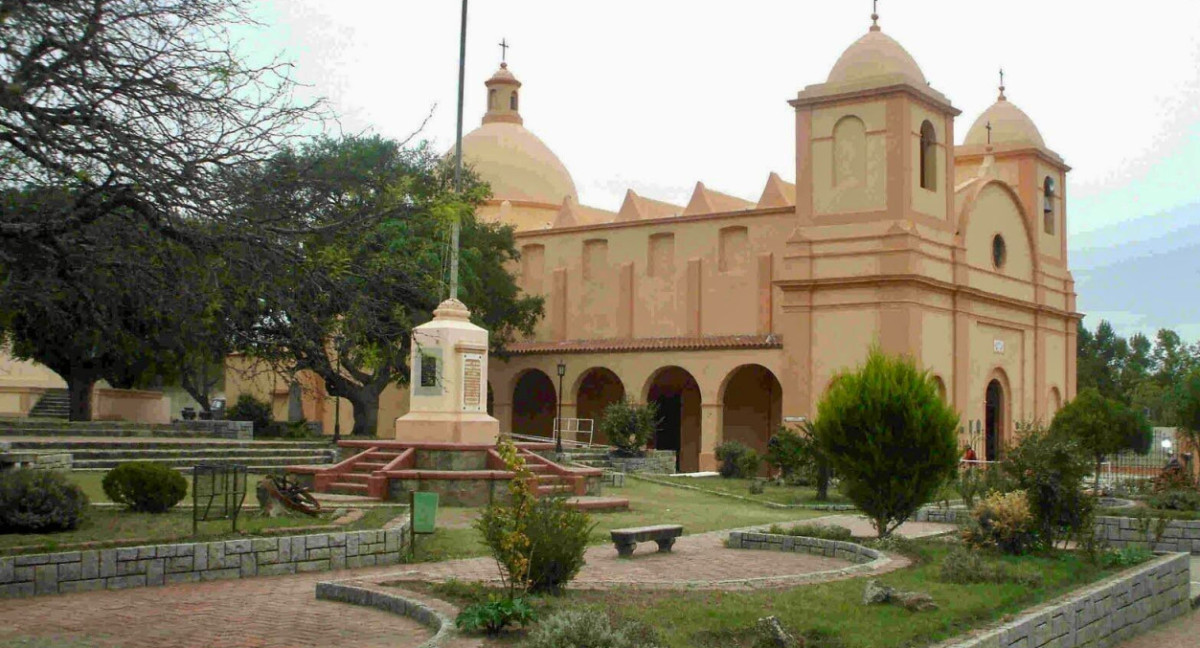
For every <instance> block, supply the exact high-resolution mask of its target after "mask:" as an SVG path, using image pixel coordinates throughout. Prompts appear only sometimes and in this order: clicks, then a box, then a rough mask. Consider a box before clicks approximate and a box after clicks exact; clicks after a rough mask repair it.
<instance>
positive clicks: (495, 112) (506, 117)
mask: <svg viewBox="0 0 1200 648" xmlns="http://www.w3.org/2000/svg"><path fill="white" fill-rule="evenodd" d="M484 85H486V86H487V89H488V103H487V113H486V114H484V116H483V123H485V124H490V123H492V122H508V123H511V124H522V123H524V121H523V120H522V119H521V113H520V112H519V108H520V99H521V96H520V89H521V82H520V81H518V80H517V77H515V76H513V73H512V72H509V71H508V63H501V64H500V69H499V70H496V73H495V74H493V75H492V78H490V79H488V80H487V81H486V82H485V83H484Z"/></svg>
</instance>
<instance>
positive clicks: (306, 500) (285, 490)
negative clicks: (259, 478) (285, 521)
mask: <svg viewBox="0 0 1200 648" xmlns="http://www.w3.org/2000/svg"><path fill="white" fill-rule="evenodd" d="M265 481H266V485H267V493H269V494H270V495H271V497H274V498H275V499H277V500H279V501H280V502H281V503H282V504H283V505H284V506H285V507H286V508H288V509H291V510H293V511H298V512H300V513H304V514H305V515H312V516H315V515H317V514H318V513H320V512H321V503H320V502H318V501H317V498H315V497H313V494H312V493H310V492H309V491H308V489H307V488H305V487H303V486H301V485H299V484H297V483H295V482H289V481H288V478H287V476H286V475H284V476H283V477H282V478H280V477H276V476H275V475H268V476H267V479H266V480H265Z"/></svg>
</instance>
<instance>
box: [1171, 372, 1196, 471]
mask: <svg viewBox="0 0 1200 648" xmlns="http://www.w3.org/2000/svg"><path fill="white" fill-rule="evenodd" d="M1178 394H1179V399H1178V401H1177V404H1176V405H1177V410H1176V417H1177V420H1178V423H1179V428H1178V429H1179V430H1180V431H1181V432H1183V434H1184V435H1185V436H1186V438H1187V441H1188V445H1189V446H1190V447H1191V450H1192V452H1197V451H1200V368H1197V369H1193V370H1192V372H1191V373H1189V374H1188V375H1187V376H1186V377H1185V378H1184V379H1183V381H1182V382H1181V384H1180V385H1179V390H1178Z"/></svg>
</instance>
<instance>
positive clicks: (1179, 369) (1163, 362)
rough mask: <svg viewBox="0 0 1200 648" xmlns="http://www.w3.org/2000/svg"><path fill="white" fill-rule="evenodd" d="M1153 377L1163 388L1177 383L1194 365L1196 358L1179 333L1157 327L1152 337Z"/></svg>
mask: <svg viewBox="0 0 1200 648" xmlns="http://www.w3.org/2000/svg"><path fill="white" fill-rule="evenodd" d="M1152 355H1153V358H1154V366H1155V372H1154V379H1155V381H1157V382H1158V384H1159V385H1161V386H1162V387H1164V388H1171V387H1174V386H1175V385H1177V384H1178V383H1179V382H1180V381H1181V380H1183V378H1184V377H1185V376H1187V374H1188V373H1189V372H1190V371H1191V370H1192V368H1193V367H1195V366H1196V359H1195V357H1194V356H1193V355H1192V353H1190V352H1189V349H1188V346H1187V344H1185V343H1184V341H1183V339H1182V338H1180V337H1179V334H1178V333H1176V332H1175V331H1172V330H1170V329H1159V330H1158V335H1157V336H1155V339H1154V351H1153V353H1152Z"/></svg>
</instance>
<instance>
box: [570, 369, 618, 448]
mask: <svg viewBox="0 0 1200 648" xmlns="http://www.w3.org/2000/svg"><path fill="white" fill-rule="evenodd" d="M624 397H625V385H624V384H622V383H621V379H620V378H618V377H617V374H615V373H613V372H612V371H610V370H608V369H605V368H604V367H595V368H592V369H588V370H587V371H586V372H584V374H583V377H582V378H581V379H580V381H579V389H578V390H577V391H576V393H575V411H576V412H577V413H576V416H577V417H579V418H581V419H592V421H594V424H593V425H594V429H595V430H596V433H595V435H594V436H593V443H602V444H605V445H607V444H608V439H607V438H606V437H605V436H604V435H603V434H601V433H600V419H601V418H603V413H604V408H605V407H608V406H609V405H610V404H612V403H615V402H617V401H619V400H621V399H622V398H624ZM564 438H565V437H564Z"/></svg>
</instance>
